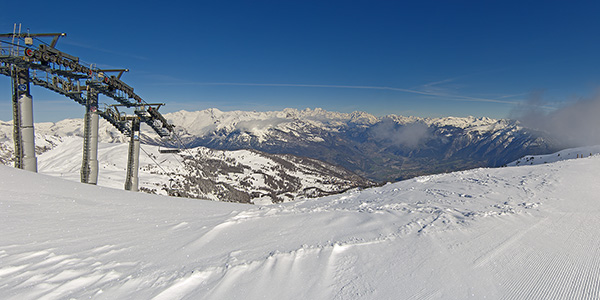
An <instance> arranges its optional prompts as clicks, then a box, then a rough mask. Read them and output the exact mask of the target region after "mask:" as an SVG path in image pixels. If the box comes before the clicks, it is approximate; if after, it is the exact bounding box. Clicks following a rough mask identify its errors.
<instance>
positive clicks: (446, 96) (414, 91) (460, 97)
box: [177, 82, 519, 104]
mask: <svg viewBox="0 0 600 300" xmlns="http://www.w3.org/2000/svg"><path fill="white" fill-rule="evenodd" d="M177 84H180V85H215V86H217V85H223V86H259V87H260V86H264V87H306V88H334V89H363V90H383V91H394V92H402V93H410V94H418V95H425V96H433V97H437V98H443V99H444V100H449V101H466V102H487V103H503V104H518V103H519V102H517V101H508V100H500V99H490V98H480V97H470V96H463V95H455V94H448V93H444V92H438V91H433V90H429V91H428V90H417V89H404V88H397V87H389V86H369V85H331V84H295V83H240V82H187V83H185V82H180V83H177Z"/></svg>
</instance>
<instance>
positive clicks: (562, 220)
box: [0, 156, 600, 299]
mask: <svg viewBox="0 0 600 300" xmlns="http://www.w3.org/2000/svg"><path fill="white" fill-rule="evenodd" d="M599 168H600V157H598V156H592V157H587V158H584V159H575V160H567V161H561V162H556V163H552V164H544V165H538V166H523V167H508V168H500V169H476V170H469V171H462V172H456V173H450V174H443V175H434V176H426V177H419V178H415V179H412V180H407V181H402V182H398V183H393V184H387V185H385V186H382V187H378V188H372V189H367V190H362V191H359V190H352V191H349V192H347V193H344V194H340V195H335V196H329V197H324V198H319V199H305V200H299V201H296V202H291V203H283V204H279V205H263V206H258V205H243V204H233V203H223V202H212V201H203V200H192V199H183V198H170V197H166V196H157V195H148V194H144V193H132V192H125V191H121V190H116V189H111V188H106V187H98V186H91V185H84V184H79V183H75V182H72V181H66V180H63V179H60V178H56V177H51V176H47V175H43V174H34V173H30V172H25V171H21V170H16V169H13V168H10V167H6V166H0V178H2V181H1V182H0V222H1V223H0V224H1V225H2V231H0V298H2V299H71V298H74V299H83V298H94V299H432V298H433V299H435V298H437V299H464V298H474V299H482V298H488V299H497V298H505V299H560V298H562V299H574V298H594V297H598V294H599V293H600V268H598V266H600V241H599V240H598V239H597V238H596V235H597V234H596V233H597V232H598V231H599V230H600V228H599V227H600V225H599V224H600V214H598V211H599V210H600V201H598V197H599V196H598V195H600V186H599V185H598V184H597V181H598V178H597V170H598V169H599Z"/></svg>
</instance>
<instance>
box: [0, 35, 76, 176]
mask: <svg viewBox="0 0 600 300" xmlns="http://www.w3.org/2000/svg"><path fill="white" fill-rule="evenodd" d="M61 36H66V33H36V34H30V33H21V25H20V24H19V26H18V27H17V24H15V26H14V28H13V33H12V34H11V33H8V34H0V38H11V39H12V40H11V43H10V47H9V48H10V50H9V52H10V53H9V55H10V56H24V54H23V52H24V49H25V48H24V47H25V46H29V45H32V44H33V38H37V37H52V38H53V39H52V42H51V43H50V45H48V47H50V48H51V49H54V47H55V46H56V43H57V42H58V38H59V37H61ZM22 39H23V41H24V44H25V45H23V46H21V45H20V42H21V40H22ZM10 72H11V77H12V103H13V139H14V143H15V167H16V168H19V169H24V170H28V171H31V172H37V158H36V156H35V133H34V130H33V97H32V96H31V93H30V78H29V67H28V66H27V65H26V64H19V63H13V64H11V71H10Z"/></svg>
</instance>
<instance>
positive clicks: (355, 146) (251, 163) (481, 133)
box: [0, 109, 561, 203]
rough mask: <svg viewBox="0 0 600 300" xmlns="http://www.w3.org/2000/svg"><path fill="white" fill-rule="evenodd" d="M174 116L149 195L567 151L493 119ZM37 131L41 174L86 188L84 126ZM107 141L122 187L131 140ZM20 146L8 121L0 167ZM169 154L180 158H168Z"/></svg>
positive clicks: (143, 169)
mask: <svg viewBox="0 0 600 300" xmlns="http://www.w3.org/2000/svg"><path fill="white" fill-rule="evenodd" d="M165 117H166V118H167V120H169V121H170V122H171V123H173V124H174V125H175V130H176V133H177V137H176V138H175V137H172V138H170V139H160V138H158V137H156V135H155V134H153V132H152V130H151V129H150V128H146V127H142V134H141V140H142V144H143V145H142V150H143V152H144V153H142V155H141V158H140V159H141V161H140V188H141V190H143V191H145V192H149V193H158V194H169V195H179V196H184V197H192V198H208V199H214V200H217V199H218V200H221V201H236V202H245V203H262V202H266V203H270V202H281V201H289V200H293V199H296V198H303V197H318V196H324V195H329V194H332V193H339V192H342V191H345V190H348V189H352V188H364V187H369V186H373V185H375V184H376V182H386V181H398V180H403V179H408V178H411V177H415V176H419V175H426V174H435V173H444V172H449V171H457V170H464V169H471V168H474V167H493V166H501V165H505V164H507V163H510V162H512V161H515V160H517V159H519V158H521V157H523V156H525V155H538V154H545V153H550V152H553V151H557V150H559V149H560V148H561V145H560V144H559V143H557V142H556V141H554V140H553V139H552V138H550V137H549V136H548V135H546V134H544V133H541V132H536V131H533V130H529V129H527V128H524V127H522V126H520V124H519V123H518V122H516V121H511V120H496V119H490V118H474V117H466V118H456V117H446V118H417V117H402V116H394V115H389V116H385V117H375V116H373V115H370V114H368V113H364V112H354V113H350V114H347V113H337V112H329V111H325V110H322V109H314V110H313V109H305V110H296V109H285V110H283V111H272V112H247V111H232V112H222V111H220V110H217V109H207V110H203V111H196V112H187V111H179V112H175V113H169V114H165ZM35 132H36V148H37V152H38V156H39V158H38V160H39V169H40V172H42V173H48V174H52V175H55V176H59V177H65V178H69V179H71V180H75V181H78V180H79V168H80V164H81V161H80V159H81V149H82V146H81V145H82V139H81V136H82V133H83V130H82V120H81V119H67V120H62V121H59V122H56V123H38V124H36V127H35ZM99 140H100V141H101V144H100V149H99V155H100V157H99V161H100V168H101V169H100V180H99V184H100V185H104V186H109V187H115V188H122V186H123V182H124V174H125V169H126V153H127V145H126V142H127V138H126V137H125V136H123V135H122V134H120V133H119V132H118V131H117V130H116V129H115V128H113V127H112V126H111V125H110V124H109V123H107V122H104V121H101V123H100V130H99ZM12 147H13V145H12V122H0V163H3V164H7V165H10V164H11V163H12V160H13V153H12V152H13V149H12ZM160 147H170V148H177V149H178V150H180V152H179V153H176V154H173V153H172V154H162V153H160Z"/></svg>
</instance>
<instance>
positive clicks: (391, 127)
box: [371, 118, 431, 149]
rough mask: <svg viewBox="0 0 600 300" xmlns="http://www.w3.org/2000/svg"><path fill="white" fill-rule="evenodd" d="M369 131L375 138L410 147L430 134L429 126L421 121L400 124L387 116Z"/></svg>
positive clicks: (414, 146)
mask: <svg viewBox="0 0 600 300" xmlns="http://www.w3.org/2000/svg"><path fill="white" fill-rule="evenodd" d="M371 133H372V135H373V137H374V138H375V139H378V140H382V141H386V142H388V143H391V144H392V145H394V146H402V147H408V148H411V149H413V148H416V147H417V146H419V145H421V144H422V143H423V142H424V141H426V140H427V139H428V138H429V137H430V136H431V132H430V129H429V126H427V124H425V123H423V122H415V123H408V124H404V125H400V124H398V123H396V122H395V121H394V120H393V119H389V118H384V119H383V120H382V121H381V122H379V123H378V124H377V125H375V126H373V127H372V128H371Z"/></svg>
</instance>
